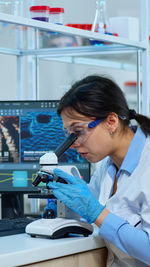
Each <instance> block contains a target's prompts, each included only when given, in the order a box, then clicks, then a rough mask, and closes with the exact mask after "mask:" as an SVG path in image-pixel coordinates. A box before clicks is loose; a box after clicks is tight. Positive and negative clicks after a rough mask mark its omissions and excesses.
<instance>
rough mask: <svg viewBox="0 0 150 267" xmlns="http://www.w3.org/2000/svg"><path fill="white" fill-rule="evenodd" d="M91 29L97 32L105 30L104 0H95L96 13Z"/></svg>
mask: <svg viewBox="0 0 150 267" xmlns="http://www.w3.org/2000/svg"><path fill="white" fill-rule="evenodd" d="M92 31H93V32H99V33H105V31H106V0H96V13H95V18H94V22H93V25H92Z"/></svg>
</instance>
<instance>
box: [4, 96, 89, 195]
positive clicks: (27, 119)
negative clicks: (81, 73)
mask: <svg viewBox="0 0 150 267" xmlns="http://www.w3.org/2000/svg"><path fill="white" fill-rule="evenodd" d="M58 104H59V101H0V192H1V193H2V192H11V193H13V192H22V193H28V192H33V191H36V190H37V189H36V188H34V187H33V186H32V180H33V179H34V177H35V175H36V173H37V171H38V170H39V158H40V157H41V156H42V155H43V154H45V153H46V152H48V151H53V150H55V149H56V147H57V146H58V145H59V144H60V143H61V142H62V141H63V140H64V139H65V136H64V133H63V123H62V120H61V117H60V116H58V115H57V107H58ZM59 164H60V165H62V164H65V165H66V164H72V165H76V166H77V167H78V169H79V171H80V173H81V175H82V176H83V178H84V179H85V180H86V181H87V182H88V181H89V178H90V165H89V163H88V162H87V161H86V160H85V159H82V158H81V157H80V155H79V154H78V153H77V152H76V151H75V150H72V149H68V150H67V151H66V152H65V153H64V154H63V155H62V156H61V157H60V159H59Z"/></svg>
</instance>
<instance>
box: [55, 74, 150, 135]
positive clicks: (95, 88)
mask: <svg viewBox="0 0 150 267" xmlns="http://www.w3.org/2000/svg"><path fill="white" fill-rule="evenodd" d="M66 108H71V109H74V110H75V111H77V112H78V113H80V114H82V115H85V116H87V117H94V118H96V119H103V118H104V119H105V118H106V117H107V116H108V115H109V114H110V113H111V112H115V113H116V114H117V115H118V116H119V118H120V119H121V123H122V125H123V126H127V125H129V123H130V119H135V120H136V121H137V122H138V123H139V125H140V126H141V129H142V130H143V132H145V133H146V134H150V119H149V118H148V117H146V116H143V115H141V114H137V113H136V112H135V111H134V112H133V111H132V110H130V109H129V107H128V104H127V101H126V99H125V96H124V93H123V92H122V90H121V89H120V87H119V86H118V85H117V84H116V83H115V82H114V81H112V80H111V79H109V78H106V77H103V76H96V75H92V76H87V77H86V78H84V79H82V80H80V81H77V82H76V83H75V84H73V86H72V87H71V89H70V90H69V91H68V92H66V93H65V95H64V96H63V97H62V98H61V100H60V103H59V106H58V110H57V112H58V114H59V115H60V114H61V112H62V111H63V110H64V109H66Z"/></svg>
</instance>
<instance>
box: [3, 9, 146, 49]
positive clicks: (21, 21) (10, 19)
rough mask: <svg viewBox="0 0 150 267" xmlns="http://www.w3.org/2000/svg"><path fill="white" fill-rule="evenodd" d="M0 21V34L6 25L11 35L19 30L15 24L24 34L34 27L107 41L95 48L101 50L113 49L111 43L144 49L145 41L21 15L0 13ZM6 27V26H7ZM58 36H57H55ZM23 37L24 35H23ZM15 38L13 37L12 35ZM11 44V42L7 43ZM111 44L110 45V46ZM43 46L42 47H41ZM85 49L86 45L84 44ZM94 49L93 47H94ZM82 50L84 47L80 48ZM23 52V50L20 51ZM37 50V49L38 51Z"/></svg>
mask: <svg viewBox="0 0 150 267" xmlns="http://www.w3.org/2000/svg"><path fill="white" fill-rule="evenodd" d="M0 21H1V22H2V25H3V26H4V27H3V29H2V27H1V34H3V33H4V34H6V27H7V26H9V27H10V29H8V34H10V35H11V36H12V37H13V32H15V30H20V31H21V28H16V26H23V27H22V34H23V35H25V34H26V33H27V29H29V28H30V29H34V30H35V31H36V30H39V29H40V31H41V32H42V33H47V34H51V35H52V32H53V33H58V35H59V33H60V34H63V36H78V37H80V38H81V39H86V40H90V41H91V40H97V41H101V42H105V43H107V44H108V43H109V44H110V45H109V48H108V45H107V46H106V48H105V45H102V46H98V48H97V49H99V50H102V51H105V52H106V51H108V50H111V49H112V50H115V49H116V46H113V45H118V46H119V50H124V49H126V50H131V49H133V50H144V49H146V43H145V42H135V41H130V40H128V39H125V38H120V37H116V36H110V35H106V34H100V33H95V32H91V31H87V30H80V29H76V28H71V27H67V26H60V25H56V24H53V23H46V22H41V21H37V20H33V19H27V18H23V17H16V16H12V15H7V14H3V13H0ZM9 27H8V28H9ZM57 37H58V36H57ZM23 38H24V37H23ZM14 40H15V37H14ZM9 44H10V45H11V43H9ZM110 46H111V47H110ZM0 47H1V50H0V52H1V53H2V52H3V51H4V48H3V47H5V45H4V46H3V47H2V45H1V44H0ZM9 48H10V49H12V48H14V47H9ZM15 48H16V50H18V47H17V45H16V47H15ZM22 48H23V49H25V50H28V48H25V47H22ZM41 48H44V47H41ZM85 49H86V46H85ZM94 49H95V47H94ZM82 51H83V52H84V49H83V50H82ZM22 52H23V51H22ZM38 52H39V51H38ZM30 53H32V51H30Z"/></svg>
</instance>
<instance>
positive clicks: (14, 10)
mask: <svg viewBox="0 0 150 267" xmlns="http://www.w3.org/2000/svg"><path fill="white" fill-rule="evenodd" d="M19 3H20V1H19V0H1V1H0V12H1V13H5V14H10V15H14V16H18V15H19V11H20V10H19Z"/></svg>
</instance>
